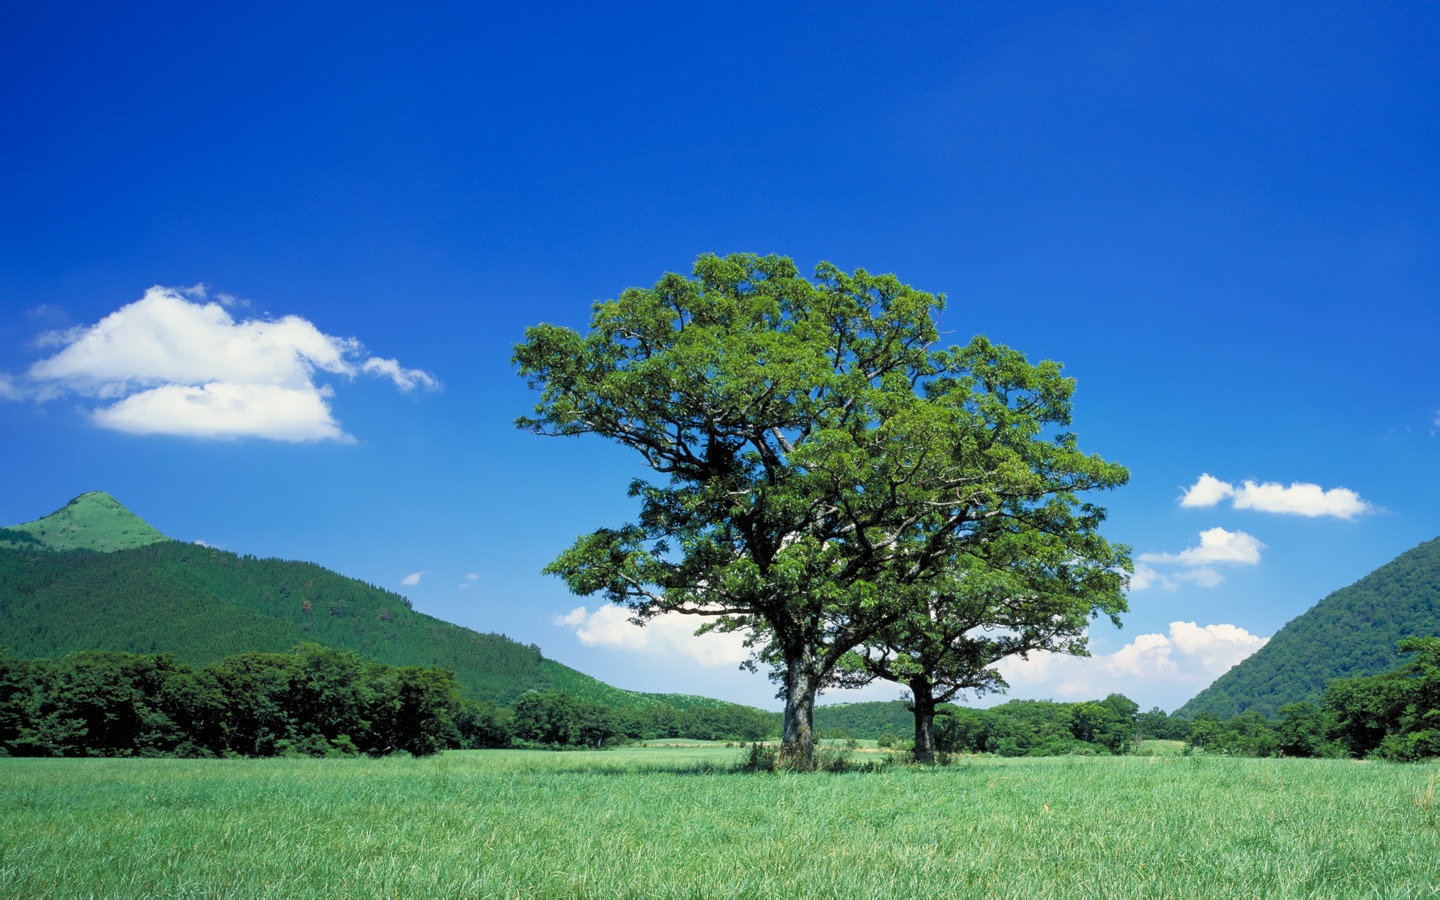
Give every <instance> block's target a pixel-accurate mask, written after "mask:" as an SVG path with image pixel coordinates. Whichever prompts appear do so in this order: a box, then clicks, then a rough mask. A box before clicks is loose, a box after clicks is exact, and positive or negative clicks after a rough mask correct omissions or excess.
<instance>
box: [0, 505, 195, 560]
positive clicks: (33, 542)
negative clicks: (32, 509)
mask: <svg viewBox="0 0 1440 900" xmlns="http://www.w3.org/2000/svg"><path fill="white" fill-rule="evenodd" d="M168 540H170V539H169V538H167V537H166V536H165V535H163V534H161V533H160V532H158V531H156V530H155V529H154V528H152V527H151V526H150V525H149V524H148V523H147V522H145V521H144V520H143V519H141V518H140V517H139V516H137V515H135V514H134V513H132V512H131V511H130V510H128V509H126V508H125V507H124V506H122V505H121V504H120V502H119V501H117V500H116V499H115V498H114V497H112V496H110V495H109V494H107V493H105V492H104V491H92V492H90V493H88V494H81V495H80V496H78V497H76V498H75V499H74V500H71V501H70V502H69V503H67V504H65V506H64V507H62V508H61V509H58V510H56V511H55V512H53V513H51V514H50V515H48V516H45V517H44V518H43V519H37V520H35V521H34V522H26V523H25V524H23V525H14V526H11V527H10V528H4V529H0V547H9V548H13V549H22V550H48V551H67V550H95V551H100V552H113V551H115V550H128V549H130V548H132V547H144V546H146V545H148V544H155V543H159V542H161V541H168Z"/></svg>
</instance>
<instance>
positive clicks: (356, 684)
mask: <svg viewBox="0 0 1440 900" xmlns="http://www.w3.org/2000/svg"><path fill="white" fill-rule="evenodd" d="M459 704H460V697H459V693H458V690H457V687H456V684H455V677H454V675H453V674H451V673H450V672H448V671H445V670H442V669H435V668H426V667H395V666H387V665H384V664H382V663H376V662H372V661H370V660H367V659H365V658H364V657H362V656H360V655H359V654H357V653H351V652H348V651H343V650H335V649H332V648H329V647H321V646H319V645H318V644H303V645H301V646H300V647H297V648H296V649H295V650H294V652H292V653H243V654H239V655H237V656H231V657H226V658H225V659H222V660H218V661H216V662H213V663H210V664H209V665H206V666H203V667H201V668H199V669H194V668H191V667H190V666H188V665H186V664H185V663H183V662H181V661H180V660H179V659H177V658H176V657H174V656H172V655H170V654H134V653H116V652H113V651H104V650H91V651H86V652H84V653H76V654H71V655H69V656H65V657H62V658H60V659H55V660H49V659H31V660H27V659H19V658H16V657H13V656H9V655H0V751H3V752H4V753H5V754H6V755H12V756H189V757H211V756H277V755H285V754H307V755H311V756H327V755H336V754H354V753H367V754H371V755H383V754H386V753H392V752H395V751H397V750H403V751H406V752H408V753H411V754H414V755H417V756H423V755H428V754H431V753H434V752H436V751H438V750H440V749H443V748H444V747H447V746H451V745H453V743H454V737H453V736H454V734H455V727H456V726H455V722H454V719H455V715H456V713H457V711H458V709H459Z"/></svg>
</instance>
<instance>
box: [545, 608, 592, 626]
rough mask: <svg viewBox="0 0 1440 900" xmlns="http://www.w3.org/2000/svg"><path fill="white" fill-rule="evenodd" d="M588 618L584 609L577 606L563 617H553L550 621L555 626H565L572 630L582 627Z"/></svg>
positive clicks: (588, 615)
mask: <svg viewBox="0 0 1440 900" xmlns="http://www.w3.org/2000/svg"><path fill="white" fill-rule="evenodd" d="M588 618H590V614H589V613H588V612H586V611H585V607H583V606H577V607H575V608H574V609H572V610H570V611H569V612H568V613H566V614H565V615H563V616H555V617H553V618H552V619H551V621H552V622H554V623H555V624H556V625H566V626H568V627H571V628H574V627H576V626H579V625H584V624H585V620H586V619H588Z"/></svg>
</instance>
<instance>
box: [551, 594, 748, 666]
mask: <svg viewBox="0 0 1440 900" xmlns="http://www.w3.org/2000/svg"><path fill="white" fill-rule="evenodd" d="M552 621H553V622H554V623H555V624H556V625H561V626H564V627H567V628H573V629H574V630H575V636H576V637H577V638H579V639H580V643H582V644H584V645H585V646H587V647H610V648H613V649H616V650H628V651H633V652H639V653H644V654H647V655H653V656H660V657H668V658H675V657H681V658H685V659H688V660H689V661H690V662H693V663H696V664H698V665H701V666H704V667H706V668H717V667H720V666H736V665H739V664H740V663H742V662H744V661H745V660H746V659H748V658H749V656H750V649H749V648H748V647H746V646H745V635H744V634H742V633H740V632H728V633H724V632H710V633H707V634H703V635H697V634H696V633H695V629H696V628H697V627H699V625H700V624H701V622H699V621H696V618H695V617H693V616H686V615H678V614H676V615H668V616H659V617H657V618H655V619H651V620H650V621H649V622H648V623H646V624H645V625H644V626H643V627H642V626H639V625H636V624H635V623H633V622H631V621H630V613H629V612H628V611H626V610H625V609H624V608H623V607H620V606H602V607H600V608H599V609H596V610H595V611H594V612H593V613H592V612H589V611H587V610H586V609H585V607H583V606H577V607H575V608H574V609H572V610H571V611H570V612H568V613H566V614H565V615H563V616H555V617H554V618H553V620H552Z"/></svg>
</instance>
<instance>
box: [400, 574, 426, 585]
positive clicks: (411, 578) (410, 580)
mask: <svg viewBox="0 0 1440 900" xmlns="http://www.w3.org/2000/svg"><path fill="white" fill-rule="evenodd" d="M424 575H425V573H424V572H411V573H410V574H409V575H406V576H405V577H404V578H402V579H400V583H401V584H403V585H405V586H406V587H414V586H415V585H417V584H419V583H420V579H421V578H422V577H423V576H424Z"/></svg>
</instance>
